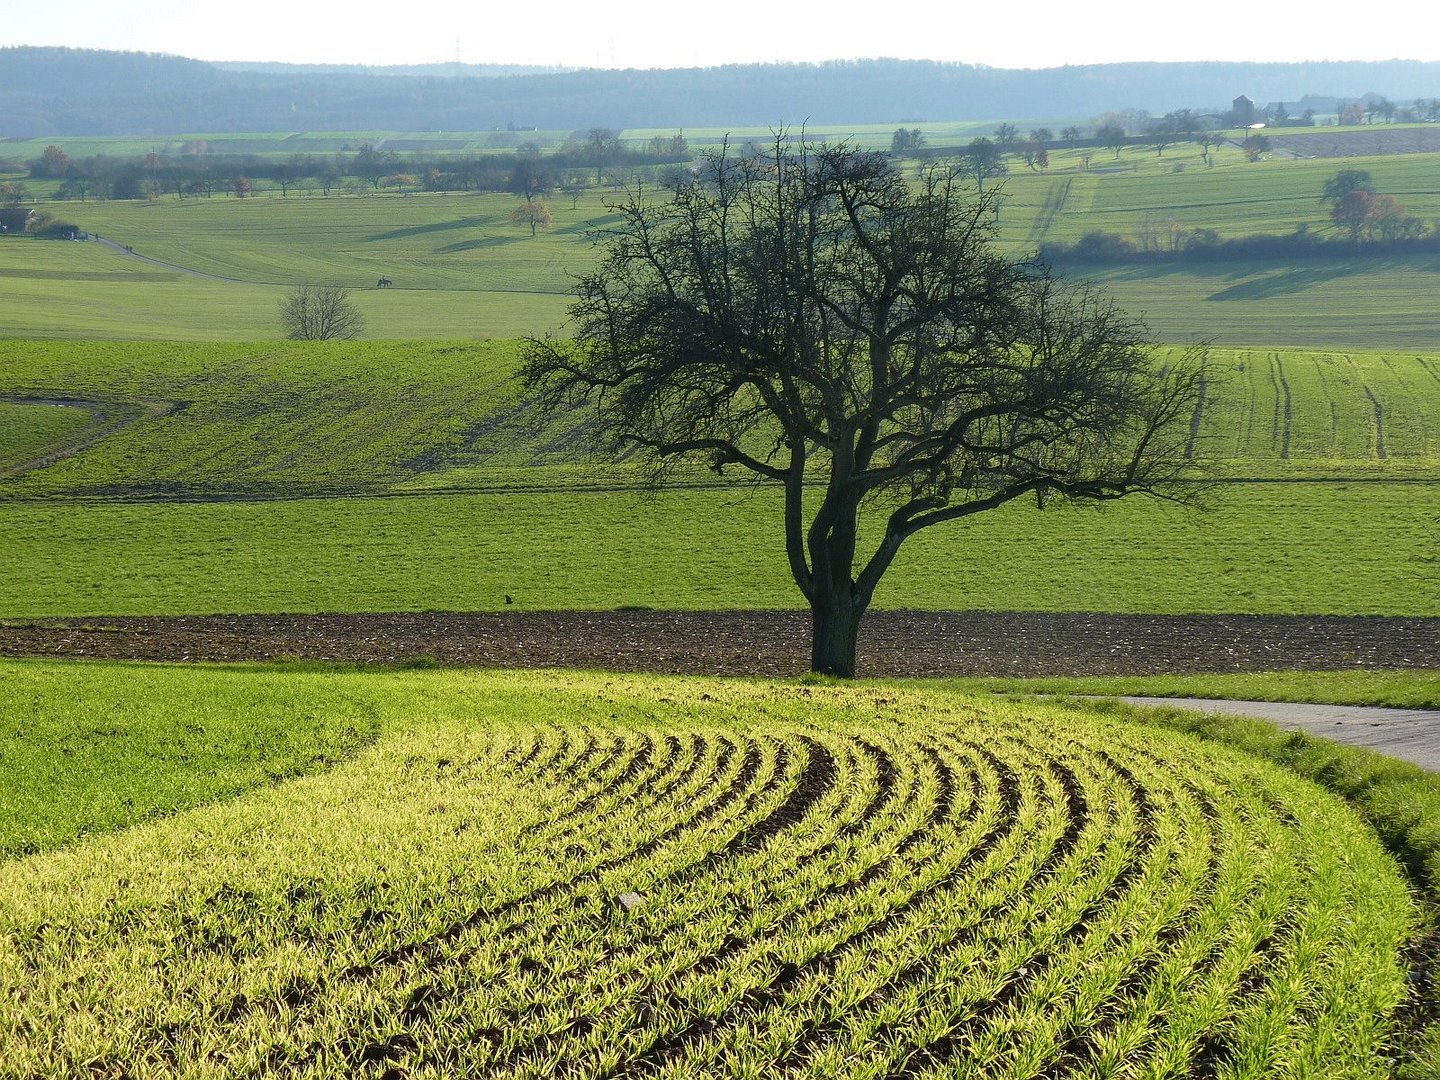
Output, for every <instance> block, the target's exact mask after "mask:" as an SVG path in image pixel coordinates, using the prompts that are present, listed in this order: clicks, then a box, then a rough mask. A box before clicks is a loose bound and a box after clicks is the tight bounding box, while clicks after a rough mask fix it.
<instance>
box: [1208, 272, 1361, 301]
mask: <svg viewBox="0 0 1440 1080" xmlns="http://www.w3.org/2000/svg"><path fill="white" fill-rule="evenodd" d="M1363 272H1364V271H1362V270H1357V269H1355V268H1354V267H1349V266H1326V267H1294V268H1293V269H1289V270H1280V271H1275V272H1272V273H1266V274H1263V275H1261V276H1259V277H1255V276H1251V277H1249V278H1247V279H1246V280H1244V281H1239V282H1236V283H1235V284H1234V285H1231V286H1230V287H1229V288H1228V289H1221V290H1220V291H1219V292H1215V293H1211V294H1210V295H1209V296H1207V297H1206V298H1205V299H1206V300H1220V301H1226V300H1271V299H1274V298H1275V297H1277V296H1293V295H1295V294H1296V293H1302V292H1304V291H1305V290H1306V289H1311V288H1314V287H1315V286H1316V285H1323V284H1324V283H1326V282H1328V281H1335V280H1336V279H1337V278H1343V277H1353V276H1354V275H1356V274H1358V273H1363Z"/></svg>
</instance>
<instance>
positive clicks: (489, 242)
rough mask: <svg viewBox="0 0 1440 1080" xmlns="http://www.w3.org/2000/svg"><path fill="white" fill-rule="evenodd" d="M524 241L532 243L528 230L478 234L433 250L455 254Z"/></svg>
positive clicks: (439, 252) (506, 245) (443, 253)
mask: <svg viewBox="0 0 1440 1080" xmlns="http://www.w3.org/2000/svg"><path fill="white" fill-rule="evenodd" d="M526 241H530V242H531V243H534V240H533V239H532V238H531V236H530V234H529V233H528V232H526V233H524V234H523V235H519V236H479V237H476V238H475V239H474V240H462V241H460V242H459V243H458V244H446V245H445V246H444V247H440V248H436V249H435V251H436V253H437V254H439V255H457V254H459V253H460V252H463V251H477V250H479V249H480V248H498V247H509V246H510V245H511V244H521V243H524V242H526Z"/></svg>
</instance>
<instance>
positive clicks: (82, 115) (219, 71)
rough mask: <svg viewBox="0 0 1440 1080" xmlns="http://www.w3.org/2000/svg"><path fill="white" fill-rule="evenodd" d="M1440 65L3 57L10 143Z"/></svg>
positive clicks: (1036, 96) (747, 106) (886, 104)
mask: <svg viewBox="0 0 1440 1080" xmlns="http://www.w3.org/2000/svg"><path fill="white" fill-rule="evenodd" d="M1437 87H1440V63H1422V62H1419V61H1402V60H1391V61H1384V62H1373V63H1372V62H1359V61H1354V62H1351V61H1344V62H1338V61H1327V62H1315V63H1289V64H1281V63H1274V64H1261V63H1125V64H1103V65H1088V66H1069V67H1060V68H1046V69H1025V70H1015V69H1002V68H989V67H983V66H976V65H969V64H958V63H940V62H935V61H920V60H837V61H830V62H826V63H820V64H798V63H797V64H737V65H727V66H723V67H712V68H688V69H651V70H634V69H631V70H604V69H582V70H573V71H545V70H543V69H536V70H534V71H528V72H527V71H525V70H524V69H516V68H513V67H509V68H506V67H489V68H487V67H475V66H464V65H456V64H435V65H434V66H433V67H432V68H425V67H414V66H411V67H407V68H403V69H391V68H370V69H356V68H353V67H340V66H337V67H333V68H326V67H323V66H315V65H307V66H299V65H284V64H254V65H241V64H212V63H206V62H203V61H198V60H188V59H184V58H181V57H175V56H166V55H160V54H151V53H121V52H105V51H99V50H80V49H61V48H40V47H28V46H24V47H14V48H6V49H0V136H4V137H11V138H15V137H26V138H36V137H46V136H51V135H57V136H58V135H81V134H90V135H106V134H139V135H148V134H154V135H168V134H180V133H185V132H206V131H257V132H259V131H335V130H354V129H362V130H427V131H428V130H454V131H484V130H491V129H495V128H506V127H510V126H514V127H532V126H533V127H539V128H544V129H549V130H556V129H561V130H563V129H573V128H584V127H589V126H592V125H597V124H598V125H605V126H607V127H611V128H617V129H623V128H632V127H666V126H670V127H718V126H726V125H736V126H745V125H751V126H753V125H782V124H790V125H793V124H800V123H807V122H808V123H812V124H833V123H890V122H921V121H925V120H946V119H973V120H987V119H1000V118H1014V117H1056V116H1070V117H1077V118H1078V117H1087V116H1091V115H1095V114H1098V113H1101V112H1104V111H1105V110H1108V109H1117V108H1135V109H1146V110H1149V111H1150V112H1153V113H1156V114H1160V113H1164V112H1167V111H1169V110H1172V109H1176V108H1197V107H1198V108H1207V107H1214V108H1223V107H1227V106H1228V105H1229V103H1230V101H1231V100H1232V99H1233V98H1234V97H1235V96H1237V95H1238V94H1241V93H1244V94H1247V95H1249V96H1250V97H1251V98H1253V99H1254V100H1255V101H1257V102H1265V101H1271V100H1289V101H1295V100H1298V99H1300V98H1302V97H1304V96H1305V95H1307V94H1326V95H1340V96H1347V95H1348V96H1360V95H1363V94H1366V93H1371V92H1373V93H1379V94H1384V95H1387V96H1389V97H1391V98H1396V99H1402V100H1403V99H1406V98H1414V97H1419V96H1434V95H1435V94H1436V93H1437Z"/></svg>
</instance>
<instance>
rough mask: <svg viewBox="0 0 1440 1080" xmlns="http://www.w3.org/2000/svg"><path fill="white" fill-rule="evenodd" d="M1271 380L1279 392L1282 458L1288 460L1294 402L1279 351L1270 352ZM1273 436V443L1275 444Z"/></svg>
mask: <svg viewBox="0 0 1440 1080" xmlns="http://www.w3.org/2000/svg"><path fill="white" fill-rule="evenodd" d="M1270 365H1271V376H1270V378H1271V382H1272V383H1274V384H1275V385H1276V386H1277V390H1278V393H1277V395H1276V402H1275V414H1276V415H1275V427H1276V429H1277V431H1276V434H1278V435H1279V436H1280V437H1279V440H1278V441H1279V443H1280V460H1281V461H1288V460H1289V458H1290V428H1291V419H1292V416H1293V404H1292V402H1291V398H1290V381H1289V380H1288V379H1286V378H1285V364H1284V361H1283V360H1282V359H1281V357H1280V354H1279V353H1271V354H1270ZM1275 441H1276V440H1275V439H1274V438H1273V436H1272V440H1271V444H1270V445H1272V446H1273V445H1275Z"/></svg>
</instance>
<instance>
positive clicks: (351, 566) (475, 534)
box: [0, 481, 1440, 618]
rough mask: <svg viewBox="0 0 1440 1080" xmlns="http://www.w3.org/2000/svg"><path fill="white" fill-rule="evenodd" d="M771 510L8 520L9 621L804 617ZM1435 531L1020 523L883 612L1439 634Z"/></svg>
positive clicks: (916, 580) (593, 500) (1262, 507)
mask: <svg viewBox="0 0 1440 1080" xmlns="http://www.w3.org/2000/svg"><path fill="white" fill-rule="evenodd" d="M780 509H781V508H780V505H779V500H778V499H777V498H776V496H775V495H774V494H773V493H771V492H769V491H757V492H754V493H751V492H748V491H744V490H723V489H721V490H717V489H714V488H693V489H682V490H675V491H670V492H667V493H665V494H663V495H660V496H658V497H655V498H647V497H646V496H645V495H643V494H642V493H639V492H636V491H633V490H619V491H603V490H602V491H594V490H563V489H561V490H550V491H543V490H538V491H528V492H513V491H512V492H495V493H472V494H461V495H417V496H409V497H405V496H399V497H388V498H384V497H382V498H374V497H360V496H349V497H337V498H314V499H282V500H269V501H246V502H228V501H220V502H164V501H160V502H148V503H147V502H135V501H133V500H116V501H104V500H83V501H70V500H56V501H49V502H11V503H7V504H5V505H4V507H3V513H4V521H5V531H6V539H5V549H6V558H5V562H4V565H3V568H0V616H4V617H9V618H37V617H44V616H75V615H82V616H83V615H97V616H98V615H112V614H167V613H168V614H185V613H195V614H199V613H212V612H285V611H294V612H303V611H397V610H398V611H415V610H432V609H433V610H453V611H486V610H502V609H503V598H504V596H505V595H507V594H509V595H511V596H513V597H514V599H515V603H516V610H537V609H606V608H616V607H623V606H636V605H641V606H648V607H655V608H673V609H702V610H723V609H730V608H791V607H799V606H801V605H802V604H803V601H802V599H801V597H800V594H799V592H798V591H797V590H796V588H795V586H794V584H793V583H792V582H791V581H790V579H789V574H788V571H787V568H786V565H785V560H784V555H783V538H782V534H781V516H780ZM1437 518H1440V484H1437V483H1435V482H1433V481H1432V482H1428V483H1415V482H1409V483H1407V482H1403V481H1400V482H1364V481H1357V482H1350V483H1304V482H1280V483H1252V484H1234V485H1228V486H1227V487H1226V488H1225V489H1224V490H1223V492H1221V493H1220V495H1219V496H1218V497H1217V503H1216V506H1215V508H1214V509H1213V510H1211V511H1210V512H1208V513H1203V514H1200V513H1196V512H1191V511H1185V510H1181V509H1178V508H1175V507H1172V506H1169V505H1168V504H1159V503H1155V502H1148V501H1141V500H1127V501H1125V502H1123V503H1121V504H1119V505H1117V506H1115V507H1112V508H1110V509H1107V510H1105V511H1094V510H1086V509H1074V510H1063V509H1062V510H1047V511H1044V512H1041V511H1037V510H1035V509H1034V508H1033V507H1029V506H1023V505H1012V506H1010V507H1007V508H1005V509H1003V510H1000V511H996V512H993V513H989V514H984V515H980V516H977V517H975V518H972V519H970V522H969V523H968V524H966V525H962V526H956V527H954V528H945V529H934V530H928V531H926V532H924V533H921V534H919V535H918V536H916V537H915V538H914V539H913V540H912V541H910V542H909V543H908V544H907V545H906V547H905V548H904V549H903V550H902V552H901V555H900V558H899V559H898V560H897V562H896V564H895V566H894V567H893V568H892V569H891V570H890V572H889V573H888V574H887V575H886V577H885V580H884V582H883V583H882V585H881V588H880V590H879V591H878V592H877V594H876V598H875V603H876V605H877V606H879V607H884V608H928V609H959V610H966V609H976V608H983V609H995V610H1024V611H1037V610H1038V611H1109V612H1142V613H1143V612H1153V613H1186V612H1200V613H1244V612H1251V613H1290V614H1337V615H1339V614H1345V615H1353V614H1409V615H1437V614H1440V591H1437V590H1436V589H1435V587H1434V584H1435V580H1436V573H1437V564H1436V534H1437ZM872 521H873V518H872Z"/></svg>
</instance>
